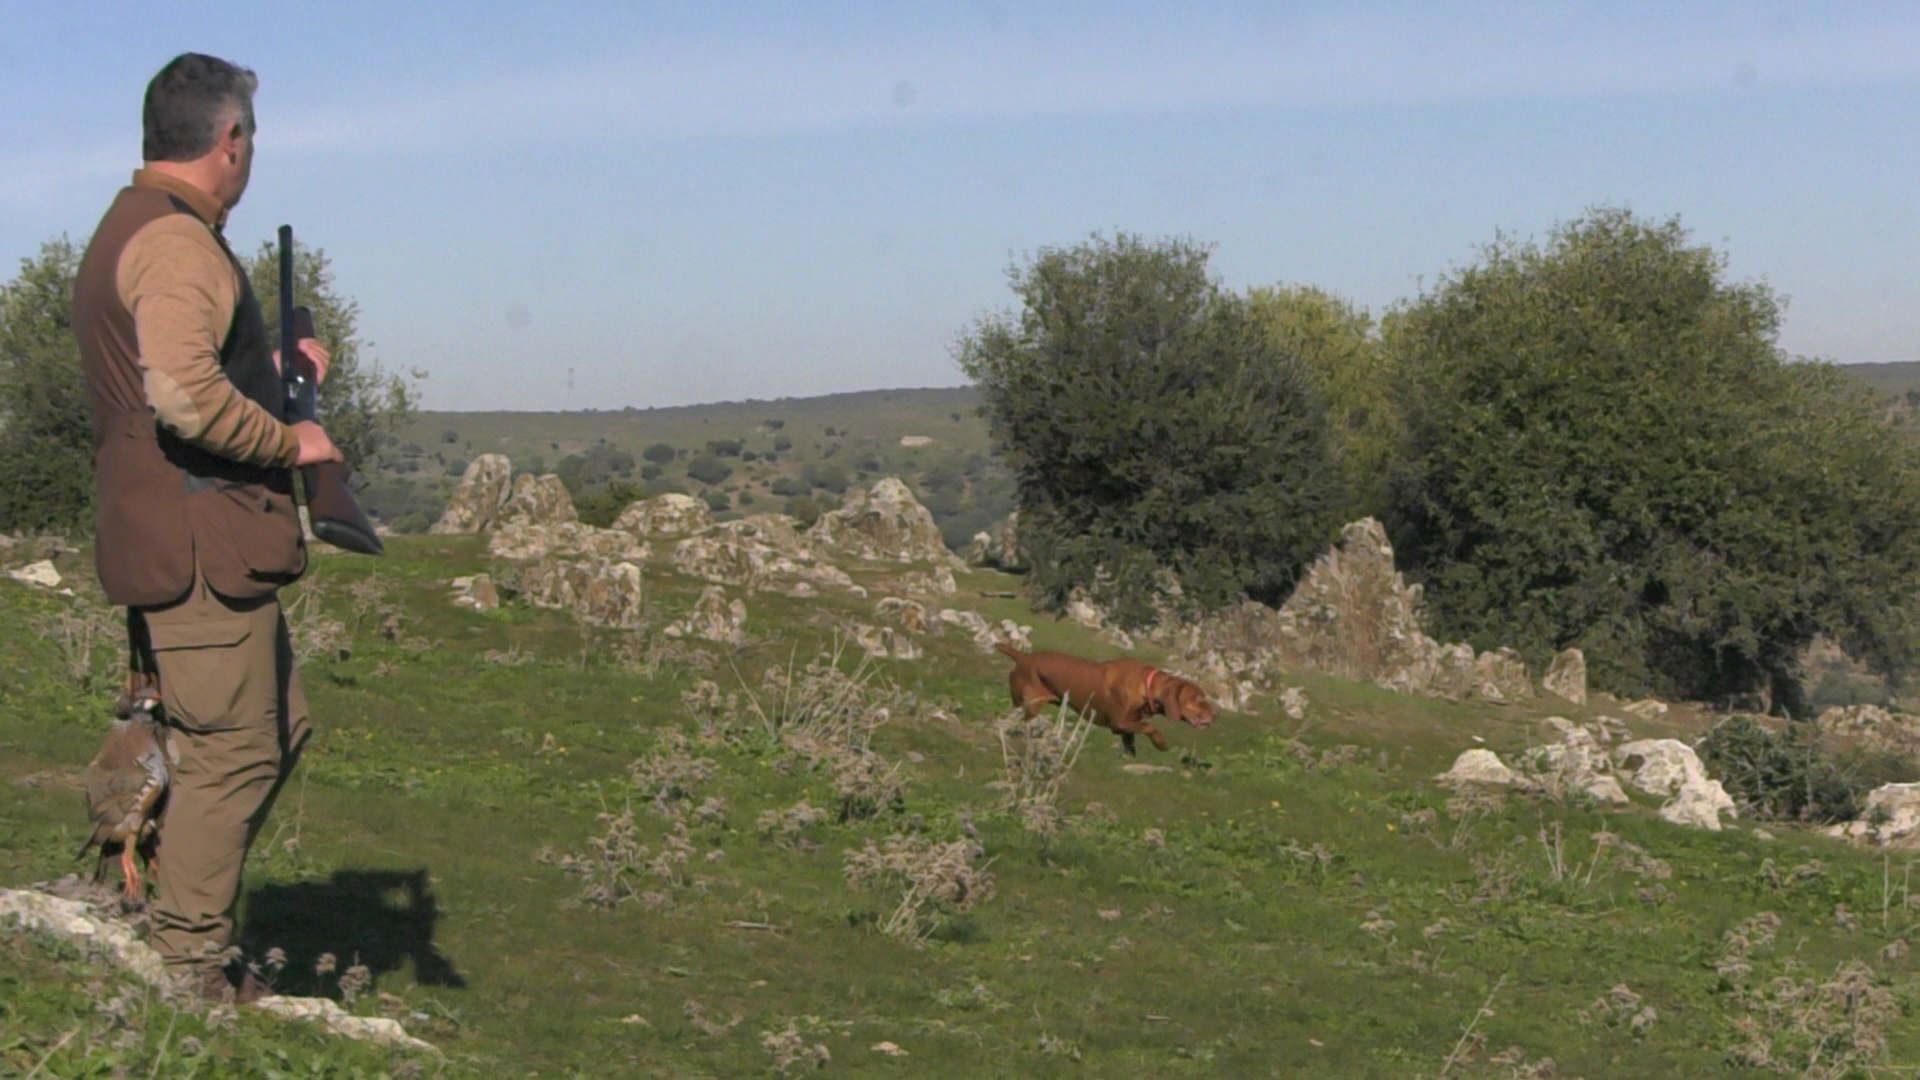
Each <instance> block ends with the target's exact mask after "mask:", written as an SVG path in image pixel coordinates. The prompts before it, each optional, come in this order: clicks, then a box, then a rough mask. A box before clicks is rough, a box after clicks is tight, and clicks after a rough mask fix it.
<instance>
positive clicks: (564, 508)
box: [495, 473, 580, 528]
mask: <svg viewBox="0 0 1920 1080" xmlns="http://www.w3.org/2000/svg"><path fill="white" fill-rule="evenodd" d="M579 520H580V515H579V513H578V512H577V511H575V510H574V508H573V496H572V495H569V494H568V493H567V485H565V484H563V483H561V482H560V478H559V477H558V476H556V475H554V474H553V473H548V474H546V475H545V476H534V475H533V474H532V473H521V474H520V478H519V479H517V480H515V481H514V482H513V493H512V494H511V495H508V496H507V501H506V502H504V503H502V504H501V506H500V514H499V519H498V521H496V522H495V527H496V528H498V527H500V526H505V525H534V526H543V525H568V524H573V523H575V522H578V521H579Z"/></svg>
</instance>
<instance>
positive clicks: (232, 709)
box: [147, 612, 257, 732]
mask: <svg viewBox="0 0 1920 1080" xmlns="http://www.w3.org/2000/svg"><path fill="white" fill-rule="evenodd" d="M253 621H254V620H253V617H252V616H251V615H249V614H247V613H245V612H239V613H232V614H220V615H216V616H213V617H211V618H204V619H187V620H182V621H172V620H169V619H168V618H167V617H166V614H163V613H159V612H151V613H149V614H148V616H147V630H148V634H149V637H150V639H151V641H152V643H153V656H154V660H155V662H156V664H157V665H158V667H159V668H160V693H161V696H162V700H163V701H164V702H165V703H166V707H167V718H168V720H169V721H171V722H172V723H174V724H177V725H179V726H180V727H182V728H184V729H186V730H188V731H193V732H207V731H219V730H224V729H230V728H239V727H247V726H250V725H251V724H252V722H253V720H254V719H255V718H252V717H249V716H246V715H243V709H244V706H245V705H246V700H245V699H246V698H247V696H248V695H247V688H248V686H249V684H250V683H251V682H252V681H254V680H255V679H256V678H257V676H256V675H255V673H254V672H253V671H252V670H251V666H250V665H249V664H248V663H246V660H247V659H248V658H247V657H246V656H245V655H244V652H243V650H242V649H241V646H242V645H243V644H245V643H246V641H247V639H248V638H249V637H251V636H252V635H253Z"/></svg>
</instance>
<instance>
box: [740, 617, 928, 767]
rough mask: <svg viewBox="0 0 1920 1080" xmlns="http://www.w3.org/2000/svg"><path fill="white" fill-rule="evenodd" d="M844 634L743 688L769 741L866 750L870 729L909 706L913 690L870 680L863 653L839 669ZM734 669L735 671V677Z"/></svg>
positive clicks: (813, 748)
mask: <svg viewBox="0 0 1920 1080" xmlns="http://www.w3.org/2000/svg"><path fill="white" fill-rule="evenodd" d="M846 651H847V639H845V638H843V637H840V636H838V635H836V636H835V639H834V643H833V646H832V649H831V650H830V651H828V652H824V653H821V654H820V655H818V656H816V657H814V658H813V659H812V660H809V661H807V664H806V666H805V667H804V668H801V669H799V670H797V671H796V670H795V669H794V667H793V662H792V660H791V658H789V660H788V662H787V666H786V667H784V668H782V667H778V666H776V667H770V668H768V669H767V670H766V672H765V674H764V675H763V676H762V677H761V682H760V692H758V693H755V692H754V691H752V690H750V689H747V688H746V686H745V683H744V680H743V681H742V687H741V688H742V690H744V691H745V692H746V702H747V708H748V709H749V710H750V711H751V712H752V714H753V715H754V717H755V718H756V719H758V721H759V723H760V729H761V732H762V734H764V735H765V736H766V738H767V740H768V741H769V742H770V743H773V744H776V745H777V744H781V743H784V744H786V745H788V746H790V747H794V748H795V749H799V750H801V751H802V752H803V753H808V754H809V755H810V756H815V757H817V756H821V755H822V754H823V753H825V752H830V748H831V749H846V750H856V751H860V752H862V753H864V752H866V750H867V749H868V748H869V746H870V745H871V743H872V741H873V733H874V731H875V730H877V729H878V728H880V727H881V726H883V725H885V724H886V723H888V722H889V721H890V720H892V718H893V714H894V712H895V711H896V710H903V711H904V710H911V709H912V707H913V705H914V698H913V695H912V694H909V693H905V692H902V691H900V690H899V689H897V688H893V687H887V686H882V685H875V680H874V676H875V674H876V672H875V669H874V667H873V661H872V659H871V658H870V657H868V656H867V655H866V654H865V653H864V652H861V654H860V656H859V659H858V660H857V661H856V662H855V664H854V667H853V670H852V671H843V670H841V666H840V660H841V657H842V656H843V655H844V654H845V652H846ZM737 675H738V673H737V672H736V677H737Z"/></svg>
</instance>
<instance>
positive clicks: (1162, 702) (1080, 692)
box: [994, 642, 1216, 754]
mask: <svg viewBox="0 0 1920 1080" xmlns="http://www.w3.org/2000/svg"><path fill="white" fill-rule="evenodd" d="M994 647H995V648H997V649H999V650H1000V651H1001V652H1002V653H1005V654H1006V655H1007V656H1008V657H1010V658H1012V660H1013V671H1012V672H1011V673H1010V674H1008V676H1007V687H1008V689H1009V690H1011V691H1012V693H1013V703H1014V704H1015V705H1018V706H1020V707H1021V708H1023V709H1025V710H1026V711H1027V715H1028V716H1035V715H1037V714H1038V713H1039V711H1040V709H1041V708H1043V707H1044V706H1047V705H1052V704H1058V703H1059V702H1061V701H1065V702H1067V705H1068V707H1069V708H1074V709H1088V708H1091V709H1092V711H1093V720H1094V723H1097V724H1099V725H1100V726H1101V727H1104V728H1106V729H1107V730H1109V731H1113V732H1117V733H1118V734H1119V736H1120V743H1121V745H1122V746H1124V747H1125V748H1126V751H1127V753H1129V754H1131V753H1133V752H1134V749H1133V737H1134V736H1135V735H1145V736H1146V737H1147V739H1148V740H1149V741H1151V742H1152V743H1153V745H1154V749H1156V750H1165V749H1166V748H1167V740H1166V739H1165V738H1164V737H1163V736H1161V734H1160V731H1159V729H1157V728H1155V727H1154V726H1153V725H1152V724H1151V723H1149V722H1148V721H1147V717H1149V716H1161V715H1164V716H1167V717H1170V718H1172V719H1174V720H1180V721H1183V722H1185V723H1187V724H1189V725H1192V726H1193V727H1197V728H1203V727H1206V726H1207V725H1208V724H1211V723H1213V719H1214V716H1215V715H1216V714H1215V712H1214V708H1213V703H1212V702H1210V701H1208V700H1207V695H1206V692H1205V691H1203V690H1201V689H1200V688H1199V687H1198V686H1195V685H1194V684H1192V683H1191V682H1188V681H1187V680H1185V679H1183V678H1181V677H1179V676H1178V675H1169V674H1167V673H1166V672H1164V671H1161V670H1159V669H1158V668H1155V667H1152V666H1151V665H1148V664H1143V663H1141V662H1140V661H1138V660H1135V659H1133V658H1132V657H1128V656H1122V657H1119V658H1117V659H1113V660H1105V661H1093V660H1083V659H1081V658H1080V657H1078V656H1071V655H1068V654H1067V653H1061V652H1032V653H1025V652H1021V651H1020V650H1019V649H1016V648H1014V647H1013V646H1011V645H1008V644H1005V643H1004V642H1003V643H1000V644H997V645H995V646H994Z"/></svg>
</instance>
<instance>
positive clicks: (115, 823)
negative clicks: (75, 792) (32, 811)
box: [74, 690, 170, 898]
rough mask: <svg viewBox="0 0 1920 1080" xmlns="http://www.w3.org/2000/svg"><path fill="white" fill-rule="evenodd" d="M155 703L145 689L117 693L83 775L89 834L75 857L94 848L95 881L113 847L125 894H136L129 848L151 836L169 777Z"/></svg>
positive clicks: (137, 886)
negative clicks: (110, 720)
mask: <svg viewBox="0 0 1920 1080" xmlns="http://www.w3.org/2000/svg"><path fill="white" fill-rule="evenodd" d="M158 704H159V702H158V700H157V698H156V697H155V695H154V694H153V693H152V691H150V690H141V691H138V692H136V693H134V694H131V695H122V696H121V698H120V699H119V701H117V702H115V704H114V715H115V719H114V722H113V726H112V728H111V729H109V730H108V732H107V738H106V741H105V742H103V743H102V744H101V746H100V751H99V753H97V754H95V755H94V757H93V761H92V762H90V763H89V764H88V765H87V770H86V775H85V782H86V797H87V817H88V819H89V820H90V821H91V823H92V825H93V832H92V834H91V835H89V836H88V837H87V840H86V843H84V844H82V845H81V846H80V850H79V851H78V852H76V853H75V856H74V857H75V858H78V857H80V856H82V855H85V854H86V853H87V851H88V850H89V849H90V848H93V847H96V846H97V847H99V849H100V863H99V865H98V866H97V867H96V868H95V870H94V880H95V881H98V880H100V878H101V877H102V876H104V875H105V873H106V864H107V859H108V858H109V857H110V856H111V855H112V854H113V853H114V849H116V848H117V849H118V851H119V854H120V868H121V871H122V873H123V874H124V875H125V878H126V891H127V895H128V897H129V898H137V897H138V896H139V895H140V893H141V889H140V872H139V870H138V869H137V868H135V866H134V863H133V853H134V850H135V849H136V848H139V847H141V846H142V845H143V844H146V843H147V842H149V841H150V840H151V839H152V837H153V832H154V814H155V811H156V809H157V808H158V806H159V804H160V799H161V797H162V796H163V795H165V794H166V791H167V783H168V780H169V779H170V773H169V770H168V768H167V751H166V730H165V728H164V727H162V725H161V724H160V722H159V721H157V720H155V719H154V716H153V710H154V708H155V706H157V705H158ZM143 854H145V852H143ZM148 861H150V862H151V861H152V860H151V858H149V860H148Z"/></svg>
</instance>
